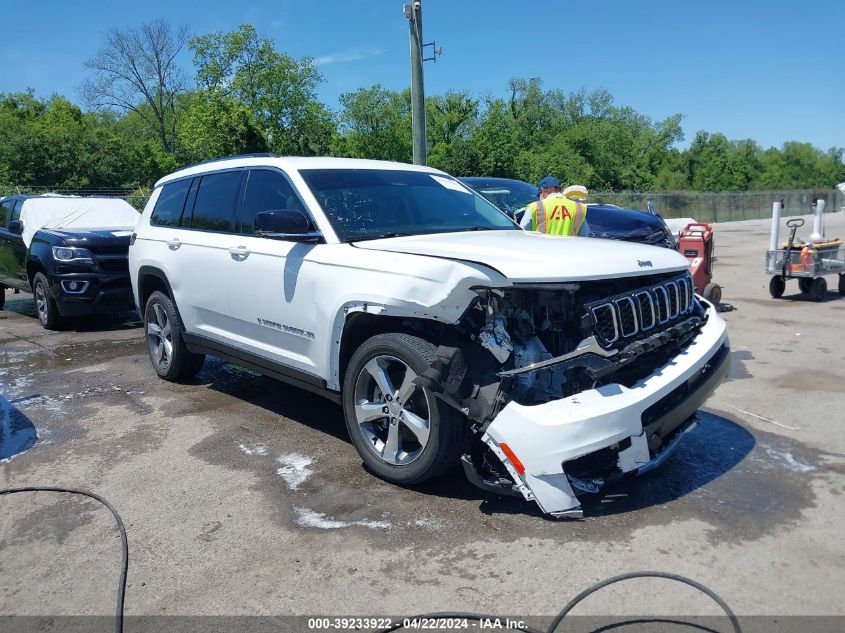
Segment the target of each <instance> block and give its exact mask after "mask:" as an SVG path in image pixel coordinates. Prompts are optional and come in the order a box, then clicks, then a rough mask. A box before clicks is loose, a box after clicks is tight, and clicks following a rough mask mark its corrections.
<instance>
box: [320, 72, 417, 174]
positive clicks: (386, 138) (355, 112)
mask: <svg viewBox="0 0 845 633" xmlns="http://www.w3.org/2000/svg"><path fill="white" fill-rule="evenodd" d="M340 106H341V111H340V115H339V120H340V128H339V129H340V136H339V138H338V139H337V141H336V143H335V149H336V150H337V153H338V154H341V155H344V156H350V157H353V158H373V159H378V160H396V161H402V162H406V163H409V162H411V160H412V151H411V94H410V91H408V90H405V91H404V92H395V91H391V90H385V89H384V88H382V87H381V86H380V85H378V84H376V85H374V86H372V87H370V88H358V90H356V91H354V92H345V93H343V94H342V95H340Z"/></svg>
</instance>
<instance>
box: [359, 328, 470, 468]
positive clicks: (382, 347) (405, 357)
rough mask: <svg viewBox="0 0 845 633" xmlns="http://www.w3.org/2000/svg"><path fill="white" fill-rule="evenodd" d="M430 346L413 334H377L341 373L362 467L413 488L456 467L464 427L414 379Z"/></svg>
mask: <svg viewBox="0 0 845 633" xmlns="http://www.w3.org/2000/svg"><path fill="white" fill-rule="evenodd" d="M435 349H436V348H435V347H434V345H432V344H431V343H429V342H428V341H425V340H423V339H421V338H418V337H416V336H411V335H409V334H401V333H389V334H379V335H376V336H374V337H372V338H370V339H369V340H367V341H366V342H365V343H364V344H363V345H361V346H360V347H359V348H358V349H357V351H356V352H355V354H353V356H352V359H351V360H350V361H349V366H348V367H347V370H346V375H345V378H344V385H343V412H344V417H345V419H346V427H347V429H348V431H349V436H350V438H351V439H352V443H353V444H354V445H355V448H356V450H357V451H358V454H359V455H360V456H361V458H362V459H363V460H364V463H365V464H366V466H367V467H368V468H369V469H370V470H372V471H373V472H374V473H375V474H377V475H378V476H380V477H383V478H384V479H387V480H388V481H391V482H393V483H396V484H404V485H411V484H418V483H422V482H423V481H426V480H428V479H431V478H433V477H436V476H438V475H440V474H442V473H443V472H444V471H445V470H446V469H447V468H448V467H450V466H451V465H452V464H454V463H457V460H458V457H459V456H460V454H461V452H462V451H463V448H464V438H465V436H466V426H465V425H464V423H463V421H462V420H461V419H460V418H459V417H458V416H457V414H456V413H455V412H454V411H452V410H451V409H450V408H448V406H447V405H445V404H443V403H442V402H440V401H439V400H438V399H437V398H435V397H434V394H432V393H431V392H430V391H429V390H428V389H426V388H424V387H422V386H419V385H416V384H414V382H413V380H414V378H416V377H417V376H418V375H419V374H421V373H422V372H424V371H425V370H426V369H427V368H428V367H429V366H430V365H431V363H432V361H434V358H435Z"/></svg>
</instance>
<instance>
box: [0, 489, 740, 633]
mask: <svg viewBox="0 0 845 633" xmlns="http://www.w3.org/2000/svg"><path fill="white" fill-rule="evenodd" d="M20 492H62V493H68V494H74V495H81V496H83V497H88V498H90V499H94V500H95V501H99V502H100V503H102V504H103V505H104V506H106V508H108V510H109V512H111V513H112V516H113V517H114V520H115V521H116V522H117V529H118V530H119V531H120V544H121V550H122V561H121V569H120V580H119V581H118V586H117V607H116V609H115V625H114V629H115V633H123V607H124V599H125V597H126V575H127V573H128V571H129V542H128V540H127V538H126V528H125V527H124V525H123V520H122V519H121V518H120V515H119V514H118V513H117V510H115V509H114V506H112V504H110V503H109V502H108V501H106V500H105V499H104V498H103V497H101V496H100V495H98V494H96V493H93V492H88V491H86V490H78V489H75V488H56V487H51V486H26V487H22V488H6V489H0V496H2V495H10V494H16V493H20ZM633 578H664V579H666V580H673V581H675V582H680V583H683V584H685V585H689V586H690V587H692V588H694V589H697V590H699V591H700V592H702V593H703V594H705V595H706V596H708V597H709V598H711V599H712V600H713V601H714V602H715V603H716V604H718V605H719V607H720V608H721V609H722V611H724V612H725V614H726V615H727V616H728V619H729V620H730V622H731V625H732V626H733V630H734V631H735V633H742V629H741V628H740V626H739V620H738V619H737V617H736V615H734V612H733V611H732V610H731V608H730V607H729V606H728V604H727V603H726V602H725V601H724V600H723V599H722V598H721V597H720V596H719V595H718V594H716V592H715V591H713V590H712V589H710V588H709V587H706V586H705V585H703V584H701V583H700V582H696V581H695V580H692V579H691V578H687V577H685V576H680V575H678V574H670V573H667V572H663V571H634V572H629V573H627V574H620V575H619V576H612V577H610V578H607V579H605V580H602V581H601V582H597V583H595V584H594V585H591V586H590V587H587V588H586V589H585V590H584V591H582V592H581V593H579V594H578V595H577V596H575V597H574V598H573V599H572V600H570V601H569V602H568V603H567V605H566V606H565V607H564V608H563V610H562V611H561V612H560V613H558V615H557V616H556V617H555V619H554V620H552V623H551V624H550V625H549V628H548V629H546V631H545V632H544V631H540V629H536V628H534V627H531V626H528V625H527V624H526V625H525V626H523V627H517V628H511V629H510V630H512V631H523V633H555V631H557V629H558V627H559V626H560V624H561V622H563V620H564V618H566V616H567V615H569V613H570V612H571V611H572V609H574V608H575V607H576V606H577V605H578V604H579V603H580V602H581V601H583V600H584V599H585V598H587V596H590V595H592V594H594V593H595V592H597V591H599V590H600V589H603V588H605V587H607V586H608V585H612V584H615V583H617V582H622V581H623V580H631V579H633ZM441 618H447V619H448V618H452V619H459V620H472V621H475V622H480V621H482V620H496V619H501V618H500V617H499V616H495V615H492V614H490V615H488V614H484V613H463V612H459V611H455V612H444V613H426V614H421V615H415V616H410V617H407V618H403V619H402V620H401V621H399V622H397V623H396V624H394V625H393V626H391V627H388V628H386V629H381V630H380V631H378V632H377V633H391V632H392V631H401V630H407V629H408V628H414V627H406V626H405V625H404V622H406V621H415V620H416V621H419V620H426V619H441Z"/></svg>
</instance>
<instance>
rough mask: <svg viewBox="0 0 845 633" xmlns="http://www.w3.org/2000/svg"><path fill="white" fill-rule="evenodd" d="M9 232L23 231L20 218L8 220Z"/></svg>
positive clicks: (17, 232) (19, 232) (18, 232)
mask: <svg viewBox="0 0 845 633" xmlns="http://www.w3.org/2000/svg"><path fill="white" fill-rule="evenodd" d="M9 233H14V234H15V235H20V234H21V233H23V222H21V221H20V220H9Z"/></svg>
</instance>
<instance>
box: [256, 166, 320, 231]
mask: <svg viewBox="0 0 845 633" xmlns="http://www.w3.org/2000/svg"><path fill="white" fill-rule="evenodd" d="M284 209H292V210H294V211H300V212H302V213H305V215H306V216H307V215H308V214H307V213H306V211H305V208H304V207H303V205H302V202H300V200H299V198H298V197H297V195H296V192H295V191H294V190H293V187H292V186H291V184H290V183H289V182H288V181H287V178H285V177H284V176H283V175H282V174H280V173H279V172H277V171H273V170H270V169H254V170H252V171H250V172H249V180H248V181H247V185H246V195H245V196H244V208H243V214H242V216H241V233H244V234H247V235H252V234H254V233H255V216H256V214H258V213H261V212H262V211H282V210H284Z"/></svg>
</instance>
